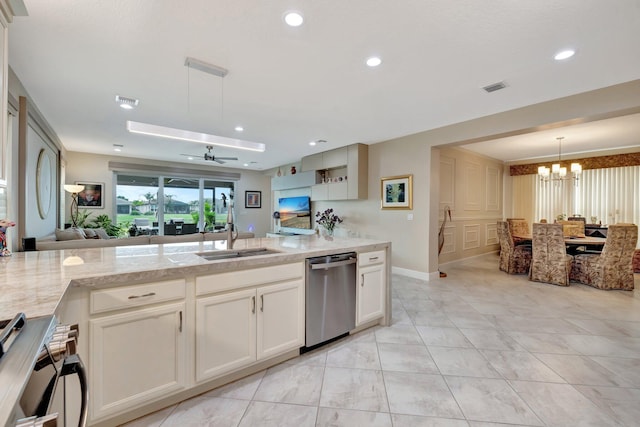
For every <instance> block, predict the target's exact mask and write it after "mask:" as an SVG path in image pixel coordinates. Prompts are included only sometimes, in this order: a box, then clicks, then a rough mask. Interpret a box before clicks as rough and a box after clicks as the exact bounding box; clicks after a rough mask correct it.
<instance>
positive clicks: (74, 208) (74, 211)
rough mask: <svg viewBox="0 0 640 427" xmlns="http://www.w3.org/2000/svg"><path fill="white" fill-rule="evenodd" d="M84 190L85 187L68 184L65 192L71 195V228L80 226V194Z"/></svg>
mask: <svg viewBox="0 0 640 427" xmlns="http://www.w3.org/2000/svg"><path fill="white" fill-rule="evenodd" d="M82 190H84V185H77V184H76V185H74V184H66V185H65V186H64V191H66V192H67V193H71V227H73V228H76V227H77V226H78V193H79V192H81V191H82Z"/></svg>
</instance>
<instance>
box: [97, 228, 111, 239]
mask: <svg viewBox="0 0 640 427" xmlns="http://www.w3.org/2000/svg"><path fill="white" fill-rule="evenodd" d="M93 231H95V232H96V236H98V237H97V238H98V239H110V238H111V237H109V235H108V234H107V232H106V231H104V228H96V229H95V230H93Z"/></svg>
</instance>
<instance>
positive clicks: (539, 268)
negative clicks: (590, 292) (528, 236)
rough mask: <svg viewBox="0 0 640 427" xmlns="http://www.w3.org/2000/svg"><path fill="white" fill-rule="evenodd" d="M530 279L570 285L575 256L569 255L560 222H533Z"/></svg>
mask: <svg viewBox="0 0 640 427" xmlns="http://www.w3.org/2000/svg"><path fill="white" fill-rule="evenodd" d="M531 244H532V249H533V255H532V259H531V269H530V270H529V280H531V281H534V282H543V283H550V284H552V285H558V286H569V274H570V272H571V263H572V261H573V257H572V256H571V255H567V250H566V247H565V244H564V236H563V235H562V225H560V224H542V223H534V224H533V235H532V241H531Z"/></svg>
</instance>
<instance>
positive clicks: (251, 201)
mask: <svg viewBox="0 0 640 427" xmlns="http://www.w3.org/2000/svg"><path fill="white" fill-rule="evenodd" d="M244 207H245V208H261V207H262V191H245V192H244Z"/></svg>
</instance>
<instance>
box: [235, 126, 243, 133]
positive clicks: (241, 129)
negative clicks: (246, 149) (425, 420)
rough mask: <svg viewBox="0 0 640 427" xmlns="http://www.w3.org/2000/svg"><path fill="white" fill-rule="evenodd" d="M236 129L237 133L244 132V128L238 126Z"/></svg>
mask: <svg viewBox="0 0 640 427" xmlns="http://www.w3.org/2000/svg"><path fill="white" fill-rule="evenodd" d="M235 129H236V132H242V131H243V130H244V128H243V127H242V126H236V127H235Z"/></svg>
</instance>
